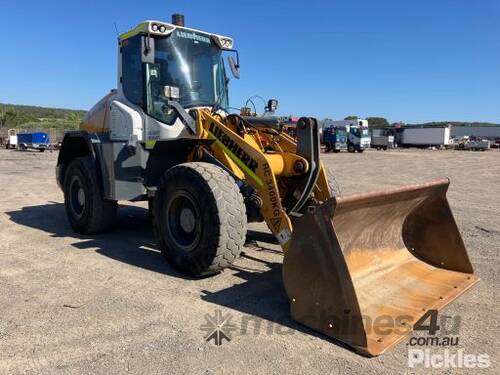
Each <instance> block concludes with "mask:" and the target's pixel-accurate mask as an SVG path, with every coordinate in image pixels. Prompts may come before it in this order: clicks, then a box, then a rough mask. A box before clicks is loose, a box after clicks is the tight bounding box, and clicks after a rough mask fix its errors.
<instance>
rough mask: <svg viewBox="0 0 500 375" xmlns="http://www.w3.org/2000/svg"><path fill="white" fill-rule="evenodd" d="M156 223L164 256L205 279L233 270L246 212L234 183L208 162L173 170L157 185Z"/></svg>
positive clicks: (244, 229)
mask: <svg viewBox="0 0 500 375" xmlns="http://www.w3.org/2000/svg"><path fill="white" fill-rule="evenodd" d="M153 224H154V227H155V233H156V236H157V237H158V241H159V245H160V249H161V252H162V254H163V255H164V256H165V258H166V259H167V260H168V262H169V263H170V264H171V265H172V266H173V267H175V268H176V269H178V270H180V271H181V272H183V273H186V274H189V275H193V276H207V275H211V274H215V273H218V272H220V271H222V270H223V269H224V268H227V267H229V266H230V265H231V264H232V263H233V262H234V261H235V260H236V259H237V258H238V256H239V254H240V252H241V249H242V248H243V245H244V243H245V237H246V224H247V218H246V210H245V204H244V201H243V196H242V195H241V193H240V190H239V188H238V186H237V185H236V182H235V181H234V179H233V178H232V177H231V176H230V175H229V174H228V173H227V172H226V171H224V170H223V169H221V168H220V167H218V166H215V165H213V164H209V163H201V162H196V163H184V164H180V165H178V166H175V167H172V168H170V169H169V170H168V171H167V172H165V174H164V175H163V177H162V179H161V182H160V184H159V186H158V190H157V193H156V199H155V204H154V215H153Z"/></svg>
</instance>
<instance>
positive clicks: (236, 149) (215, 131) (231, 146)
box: [210, 122, 259, 173]
mask: <svg viewBox="0 0 500 375" xmlns="http://www.w3.org/2000/svg"><path fill="white" fill-rule="evenodd" d="M210 133H211V134H212V135H213V136H214V137H215V138H216V139H217V140H218V141H219V142H220V143H222V144H223V145H224V147H225V148H226V149H227V150H229V151H230V152H231V153H232V154H233V155H234V156H236V157H237V158H238V159H239V160H240V161H241V162H242V163H243V164H244V165H245V166H246V167H247V168H248V169H250V171H252V172H253V173H255V171H256V170H257V167H258V166H259V163H257V162H256V161H255V160H253V159H252V157H251V156H250V155H248V154H247V153H246V152H245V150H243V149H242V148H241V147H240V146H239V145H238V144H237V143H236V142H235V141H233V140H232V139H231V138H230V137H229V136H228V135H227V134H226V133H224V132H223V131H222V130H221V129H220V128H218V127H216V126H215V123H213V122H212V123H211V124H210Z"/></svg>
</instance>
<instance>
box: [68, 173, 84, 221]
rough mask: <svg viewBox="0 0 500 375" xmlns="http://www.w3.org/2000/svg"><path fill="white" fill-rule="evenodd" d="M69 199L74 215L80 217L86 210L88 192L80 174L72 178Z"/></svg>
mask: <svg viewBox="0 0 500 375" xmlns="http://www.w3.org/2000/svg"><path fill="white" fill-rule="evenodd" d="M69 201H70V207H71V210H72V211H73V215H74V216H75V217H77V218H78V219H80V218H81V217H82V216H83V213H84V211H85V205H86V194H85V187H84V185H83V183H82V180H81V179H80V178H79V177H78V176H74V177H73V178H72V179H71V184H70V187H69Z"/></svg>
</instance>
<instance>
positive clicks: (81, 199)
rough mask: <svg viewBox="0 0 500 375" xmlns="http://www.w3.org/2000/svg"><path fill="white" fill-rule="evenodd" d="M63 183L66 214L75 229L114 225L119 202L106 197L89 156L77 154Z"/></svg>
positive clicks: (91, 230)
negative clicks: (103, 194)
mask: <svg viewBox="0 0 500 375" xmlns="http://www.w3.org/2000/svg"><path fill="white" fill-rule="evenodd" d="M63 186H64V205H65V208H66V214H67V216H68V220H69V222H70V224H71V227H72V228H73V230H74V231H75V232H77V233H81V234H96V233H101V232H105V231H107V230H109V229H111V228H112V227H113V225H114V223H115V219H116V211H117V207H118V204H117V202H116V201H111V200H107V199H104V198H103V196H102V193H101V190H100V188H99V186H100V183H99V179H98V177H97V171H96V167H95V165H94V163H93V162H92V159H91V158H90V157H88V156H87V157H80V158H76V159H73V160H72V161H71V162H70V163H69V165H68V169H67V171H66V174H65V176H64V185H63Z"/></svg>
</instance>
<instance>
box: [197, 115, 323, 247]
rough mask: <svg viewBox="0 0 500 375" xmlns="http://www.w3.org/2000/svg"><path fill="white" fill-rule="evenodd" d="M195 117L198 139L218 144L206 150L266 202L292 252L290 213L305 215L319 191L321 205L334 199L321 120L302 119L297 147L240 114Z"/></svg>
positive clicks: (272, 225)
mask: <svg viewBox="0 0 500 375" xmlns="http://www.w3.org/2000/svg"><path fill="white" fill-rule="evenodd" d="M195 117H196V119H197V129H198V134H197V136H198V137H199V138H200V139H210V140H213V141H214V142H213V143H211V144H210V145H208V146H205V147H208V148H209V151H210V152H211V153H212V154H213V156H214V157H215V158H216V159H217V160H219V161H220V162H221V163H222V164H224V166H225V167H226V168H228V169H229V170H230V171H231V172H232V173H233V174H234V175H235V176H237V177H238V178H240V179H242V180H245V181H246V182H247V183H248V184H249V185H250V186H252V187H253V188H254V189H255V190H256V191H257V193H258V195H259V196H260V197H261V199H262V208H261V214H262V216H263V218H264V220H265V221H266V223H267V225H268V227H269V229H270V230H271V231H272V233H273V234H274V235H275V236H276V238H277V239H278V241H279V243H280V244H281V245H282V247H283V249H284V250H285V251H286V249H287V248H288V246H289V241H290V239H291V235H292V232H293V226H292V221H291V218H290V215H294V216H300V212H301V211H302V210H303V209H304V207H305V205H306V203H307V202H308V200H309V199H310V198H311V196H312V195H313V191H314V192H315V199H317V200H319V201H326V200H327V199H329V198H331V194H330V192H329V189H328V185H327V182H326V177H325V175H324V169H323V167H322V165H321V164H320V162H319V139H318V137H317V134H318V132H317V122H316V120H314V119H308V118H304V119H301V123H302V124H303V125H302V127H301V131H302V133H303V136H302V138H299V143H298V144H296V143H295V141H294V140H293V139H292V138H290V137H289V136H288V135H286V134H285V133H281V132H279V131H276V130H273V129H272V128H270V127H269V128H265V127H259V128H257V127H249V126H245V124H244V120H243V119H241V118H240V117H239V116H228V117H226V118H222V117H220V116H218V115H213V114H212V113H210V112H209V111H207V110H198V111H197V113H196V115H195ZM247 125H250V124H248V123H247ZM300 139H303V140H304V141H303V142H302V143H301V142H300ZM320 177H321V178H320ZM285 180H288V186H287V188H285V187H284V185H285V184H286V183H287V182H285ZM318 183H319V184H320V185H321V186H320V187H318V186H317V185H318ZM280 185H283V186H282V187H281V189H280ZM292 185H293V188H292V189H291V188H290V187H291V186H292Z"/></svg>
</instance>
